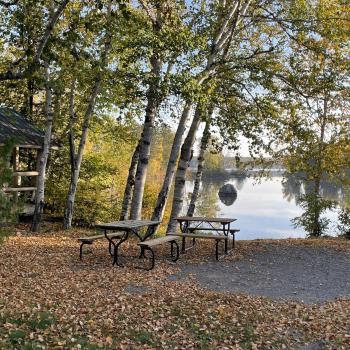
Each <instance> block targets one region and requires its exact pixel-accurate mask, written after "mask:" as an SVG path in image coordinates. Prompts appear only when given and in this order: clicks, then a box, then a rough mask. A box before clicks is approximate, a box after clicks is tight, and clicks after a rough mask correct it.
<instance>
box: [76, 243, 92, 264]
mask: <svg viewBox="0 0 350 350" xmlns="http://www.w3.org/2000/svg"><path fill="white" fill-rule="evenodd" d="M85 244H89V245H91V244H92V242H82V243H81V244H80V255H79V256H80V260H83V246H84V245H85Z"/></svg>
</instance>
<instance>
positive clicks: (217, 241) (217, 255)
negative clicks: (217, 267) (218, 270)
mask: <svg viewBox="0 0 350 350" xmlns="http://www.w3.org/2000/svg"><path fill="white" fill-rule="evenodd" d="M219 242H220V240H218V239H216V245H215V258H216V261H218V260H219Z"/></svg>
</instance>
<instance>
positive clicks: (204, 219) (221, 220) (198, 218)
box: [176, 216, 237, 224]
mask: <svg viewBox="0 0 350 350" xmlns="http://www.w3.org/2000/svg"><path fill="white" fill-rule="evenodd" d="M176 220H177V221H179V222H182V221H197V222H198V221H200V222H219V223H221V224H229V223H230V222H233V221H236V220H237V219H234V218H207V217H202V216H179V217H177V218H176Z"/></svg>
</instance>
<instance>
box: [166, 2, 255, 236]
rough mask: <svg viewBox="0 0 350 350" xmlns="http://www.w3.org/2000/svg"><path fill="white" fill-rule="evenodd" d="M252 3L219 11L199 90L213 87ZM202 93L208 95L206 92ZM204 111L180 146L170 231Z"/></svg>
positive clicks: (233, 4) (198, 78)
mask: <svg viewBox="0 0 350 350" xmlns="http://www.w3.org/2000/svg"><path fill="white" fill-rule="evenodd" d="M250 3H251V1H250V0H249V1H245V2H241V1H232V2H229V3H227V4H226V6H224V7H223V8H219V9H217V10H218V12H217V21H218V24H217V29H216V31H215V32H214V34H213V37H212V38H211V40H210V46H209V47H208V48H207V57H206V62H205V67H204V69H202V71H201V72H200V73H199V74H198V75H197V76H196V77H195V81H196V84H197V85H198V86H199V87H201V86H203V85H204V87H206V88H207V89H209V86H210V88H212V84H211V83H213V80H212V77H213V75H214V73H215V71H216V69H217V67H218V66H219V65H220V64H222V61H223V58H225V56H226V53H227V51H228V48H229V47H230V44H231V42H232V39H233V37H234V34H235V31H236V29H237V27H238V26H239V24H240V23H241V21H242V19H243V17H244V16H245V14H246V12H247V10H248V7H249V5H250ZM222 14H223V15H222ZM204 91H205V90H204ZM207 91H208V90H207ZM203 93H204V94H207V92H203ZM203 108H206V107H205V106H204V105H203V103H201V102H200V103H199V104H198V106H197V109H196V112H195V114H194V117H193V120H192V123H191V126H190V129H189V131H188V134H187V136H186V139H185V141H184V143H183V145H182V147H181V153H180V159H179V163H178V166H177V171H176V177H175V188H174V197H173V203H172V211H171V216H170V220H169V224H168V229H167V231H168V232H171V231H174V230H175V227H176V217H177V216H178V215H179V214H180V212H181V210H182V206H183V198H184V190H185V176H186V170H187V168H188V165H189V161H190V160H191V156H192V147H193V144H194V141H195V136H196V131H197V129H198V127H199V124H200V122H201V116H202V109H203Z"/></svg>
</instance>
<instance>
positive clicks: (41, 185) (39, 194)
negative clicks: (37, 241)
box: [31, 63, 53, 232]
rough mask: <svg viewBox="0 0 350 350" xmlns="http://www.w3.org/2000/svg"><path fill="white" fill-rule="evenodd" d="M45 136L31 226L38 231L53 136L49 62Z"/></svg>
mask: <svg viewBox="0 0 350 350" xmlns="http://www.w3.org/2000/svg"><path fill="white" fill-rule="evenodd" d="M45 65H46V67H45V96H46V97H45V111H44V114H45V118H46V126H45V136H44V144H43V147H42V150H41V151H40V153H39V175H38V178H37V185H36V186H37V189H36V195H35V208H34V216H33V221H32V226H31V231H33V232H37V231H38V230H39V227H40V223H41V215H42V213H43V209H44V201H45V177H46V166H47V160H48V158H49V153H50V145H51V137H52V123H53V111H52V90H51V89H52V87H51V82H50V72H49V64H48V63H46V64H45Z"/></svg>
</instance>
